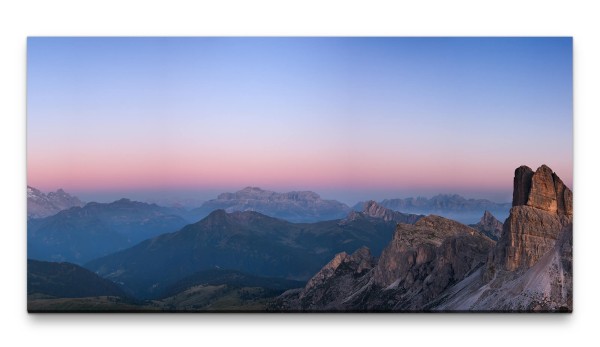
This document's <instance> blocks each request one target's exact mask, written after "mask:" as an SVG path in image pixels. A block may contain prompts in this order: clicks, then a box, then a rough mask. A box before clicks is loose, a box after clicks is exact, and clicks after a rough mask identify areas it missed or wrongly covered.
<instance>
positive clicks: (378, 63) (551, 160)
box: [27, 37, 573, 312]
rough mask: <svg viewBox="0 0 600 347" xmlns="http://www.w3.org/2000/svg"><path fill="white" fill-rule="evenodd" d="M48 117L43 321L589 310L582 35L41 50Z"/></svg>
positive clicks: (33, 213)
mask: <svg viewBox="0 0 600 347" xmlns="http://www.w3.org/2000/svg"><path fill="white" fill-rule="evenodd" d="M27 103H28V104H27V106H28V107H27V108H28V115H27V120H28V129H27V141H28V143H27V144H28V148H27V155H28V158H27V160H28V168H27V175H28V216H27V218H28V220H27V239H28V270H27V271H28V273H27V278H28V293H27V294H28V310H29V312H571V311H572V307H573V302H572V301H573V294H572V293H573V290H572V281H573V277H572V238H573V236H572V221H573V207H572V199H573V197H572V192H571V190H570V188H569V187H570V186H571V185H572V183H571V182H572V169H573V167H572V117H573V115H572V39H571V38H564V37H556V38H552V37H545V38H498V37H496V38H485V37H480V38H401V37H387V38H378V37H362V38H353V37H328V38H327V37H320V38H317V37H287V38H286V37H280V38H275V37H270V38H269V37H246V38H235V37H200V38H177V37H171V38H168V37H167V38H165V37H163V38H92V37H90V38H86V37H78V38H69V37H60V38H52V37H33V38H29V39H28V75H27ZM478 112H481V114H479V113H478ZM525 131H526V132H527V134H525ZM526 135H527V136H526ZM529 166H531V168H530V167H529ZM265 185H266V187H265ZM230 187H231V188H230ZM233 187H237V188H233ZM244 187H245V188H244ZM271 187H273V188H271ZM63 188H64V190H63ZM232 189H235V190H237V191H235V190H233V191H234V192H231V193H230V191H232ZM452 189H456V190H458V191H459V192H460V193H461V195H457V194H453V193H456V191H452ZM199 191H202V192H204V193H203V194H205V195H204V196H203V197H202V198H199V197H198V196H196V195H194V194H200V193H198V192H199ZM80 194H83V196H79V197H78V195H80ZM128 194H131V196H129V195H128ZM469 194H473V195H474V196H473V195H471V196H469ZM486 194H487V195H486ZM503 194H504V195H503ZM462 195H465V196H466V198H465V197H463V196H462ZM338 197H340V198H339V199H340V200H346V201H352V202H351V203H350V202H348V203H344V202H340V201H338V200H336V199H338ZM353 199H354V200H353ZM498 199H499V200H498ZM199 200H205V201H203V202H199ZM493 200H496V201H493Z"/></svg>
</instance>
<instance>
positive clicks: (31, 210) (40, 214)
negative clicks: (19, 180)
mask: <svg viewBox="0 0 600 347" xmlns="http://www.w3.org/2000/svg"><path fill="white" fill-rule="evenodd" d="M83 205H84V203H83V202H82V201H81V200H79V199H78V198H77V197H74V196H71V195H69V194H67V193H66V192H65V191H64V190H62V189H59V190H57V191H56V192H50V193H48V194H44V193H42V192H41V191H40V190H38V189H35V188H33V187H30V186H27V218H44V217H48V216H52V215H54V214H57V213H58V212H60V211H62V210H66V209H69V208H71V207H76V206H83Z"/></svg>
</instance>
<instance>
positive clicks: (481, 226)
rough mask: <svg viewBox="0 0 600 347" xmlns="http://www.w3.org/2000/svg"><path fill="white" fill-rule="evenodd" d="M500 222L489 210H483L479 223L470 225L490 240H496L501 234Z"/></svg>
mask: <svg viewBox="0 0 600 347" xmlns="http://www.w3.org/2000/svg"><path fill="white" fill-rule="evenodd" d="M502 226H503V225H502V223H501V222H500V221H499V220H498V219H496V217H494V215H493V214H492V213H491V212H490V211H485V212H484V213H483V217H481V219H480V220H479V223H477V224H473V225H471V227H473V228H474V229H477V230H479V231H480V232H482V233H483V234H484V235H486V236H488V237H489V238H491V239H492V240H498V239H499V238H500V236H501V235H502Z"/></svg>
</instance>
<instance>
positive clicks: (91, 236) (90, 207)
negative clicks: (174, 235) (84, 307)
mask: <svg viewBox="0 0 600 347" xmlns="http://www.w3.org/2000/svg"><path fill="white" fill-rule="evenodd" d="M188 223H189V222H188V221H187V220H185V219H184V218H182V217H180V216H178V215H177V214H176V212H174V210H173V209H169V208H165V207H160V206H157V205H154V204H152V205H150V204H146V203H143V202H137V201H131V200H129V199H121V200H117V201H114V202H111V203H97V202H90V203H88V204H86V205H85V206H83V207H73V208H70V209H68V210H63V211H61V212H59V213H57V214H55V215H52V216H49V217H46V218H41V219H30V220H29V221H28V223H27V252H28V257H29V258H32V259H36V260H47V261H70V262H73V263H79V264H81V263H84V262H86V261H89V260H91V259H94V258H97V257H100V256H103V255H107V254H109V253H112V252H116V251H118V250H120V249H124V248H127V247H130V246H133V245H134V244H136V243H138V242H140V241H142V240H145V239H148V238H151V237H154V236H157V235H159V234H162V233H166V232H173V231H177V230H179V229H180V228H181V227H183V226H184V225H186V224H188Z"/></svg>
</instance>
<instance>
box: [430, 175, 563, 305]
mask: <svg viewBox="0 0 600 347" xmlns="http://www.w3.org/2000/svg"><path fill="white" fill-rule="evenodd" d="M514 182H515V192H514V194H513V197H514V199H513V208H512V209H511V211H510V216H509V217H508V219H507V220H506V222H505V223H504V226H503V232H502V236H501V238H500V240H499V241H498V243H497V244H496V247H495V248H494V250H493V252H492V253H490V257H489V258H488V261H487V265H486V267H485V269H482V270H480V271H479V272H480V273H478V274H473V275H472V276H470V277H469V278H467V279H465V280H464V281H462V282H461V283H458V284H457V285H455V286H454V288H450V289H448V290H447V291H445V293H444V294H442V295H441V296H440V298H439V299H438V302H437V303H435V304H432V306H431V307H435V309H436V310H476V311H484V310H493V311H532V310H534V311H553V312H554V311H568V312H570V311H571V310H572V307H573V270H572V261H573V254H572V243H573V232H572V227H573V194H572V192H571V190H570V189H569V188H568V187H566V186H565V185H564V183H563V182H562V180H561V179H560V178H559V177H558V176H557V175H556V174H555V173H553V172H552V170H551V169H550V168H548V167H547V166H545V165H542V166H541V167H540V168H538V169H537V170H536V171H535V173H534V172H533V171H532V170H531V169H529V168H528V167H526V166H522V167H520V168H518V169H517V170H516V171H515V180H514Z"/></svg>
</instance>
